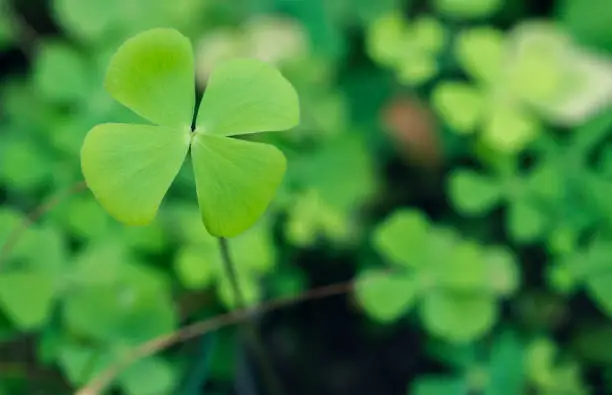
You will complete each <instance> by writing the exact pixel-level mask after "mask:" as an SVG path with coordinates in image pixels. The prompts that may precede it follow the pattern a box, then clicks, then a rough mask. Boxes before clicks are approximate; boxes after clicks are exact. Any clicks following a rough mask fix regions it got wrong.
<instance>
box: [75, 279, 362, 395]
mask: <svg viewBox="0 0 612 395" xmlns="http://www.w3.org/2000/svg"><path fill="white" fill-rule="evenodd" d="M353 285H354V283H353V281H347V282H342V283H336V284H331V285H327V286H324V287H320V288H316V289H312V290H309V291H307V292H304V293H302V294H300V295H297V296H293V297H286V298H279V299H275V300H272V301H270V302H267V303H264V304H262V305H260V306H256V307H254V308H250V309H249V308H245V309H239V310H235V311H231V312H228V313H225V314H221V315H218V316H216V317H213V318H209V319H206V320H203V321H200V322H196V323H195V324H192V325H189V326H186V327H184V328H182V329H180V330H178V331H177V332H174V333H170V334H167V335H163V336H160V337H158V338H155V339H152V340H150V341H148V342H146V343H144V344H142V345H141V346H140V347H137V348H136V349H134V350H133V351H132V352H131V353H130V354H129V355H127V356H126V357H125V358H124V359H123V360H121V361H119V362H117V363H116V364H114V365H113V366H111V367H109V368H108V369H106V370H105V371H103V372H102V373H100V374H99V375H98V376H96V377H94V379H93V380H92V381H90V382H89V384H87V385H86V386H85V387H83V388H81V389H79V390H78V391H77V392H76V393H75V395H99V394H100V393H101V392H102V391H103V390H104V389H105V388H106V387H107V386H108V385H109V384H111V382H112V381H113V380H114V379H115V377H116V376H117V375H118V374H119V373H121V371H123V370H124V369H125V368H127V367H128V366H130V365H131V364H132V363H134V362H135V361H137V360H139V359H141V358H145V357H147V356H150V355H152V354H155V353H157V352H159V351H161V350H163V349H166V348H168V347H171V346H173V345H175V344H177V343H181V342H184V341H187V340H190V339H193V338H195V337H198V336H201V335H203V334H205V333H208V332H211V331H215V330H218V329H221V328H224V327H227V326H230V325H233V324H237V323H239V322H241V321H244V320H247V319H249V318H251V317H252V316H253V315H254V314H255V313H257V314H262V313H269V312H271V311H274V310H278V309H281V308H283V307H287V306H291V305H295V304H298V303H301V302H305V301H312V300H318V299H324V298H327V297H330V296H335V295H341V294H344V293H347V292H349V291H351V290H352V289H353Z"/></svg>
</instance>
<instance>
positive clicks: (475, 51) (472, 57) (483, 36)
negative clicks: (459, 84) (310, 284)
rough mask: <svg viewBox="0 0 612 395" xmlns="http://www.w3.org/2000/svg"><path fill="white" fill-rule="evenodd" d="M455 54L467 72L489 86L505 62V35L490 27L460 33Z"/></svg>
mask: <svg viewBox="0 0 612 395" xmlns="http://www.w3.org/2000/svg"><path fill="white" fill-rule="evenodd" d="M455 53H456V56H457V60H458V61H459V63H460V64H461V66H462V67H463V68H464V69H465V71H466V72H467V73H468V74H469V75H470V76H472V78H474V79H476V80H477V81H479V82H481V83H483V84H485V85H488V84H491V83H492V82H494V81H495V80H496V77H497V76H498V75H499V74H500V72H501V70H502V65H503V62H504V57H503V53H504V34H503V33H502V32H501V31H499V30H496V29H493V28H490V27H476V28H472V29H468V30H465V31H463V32H461V33H459V35H458V37H457V42H456V48H455Z"/></svg>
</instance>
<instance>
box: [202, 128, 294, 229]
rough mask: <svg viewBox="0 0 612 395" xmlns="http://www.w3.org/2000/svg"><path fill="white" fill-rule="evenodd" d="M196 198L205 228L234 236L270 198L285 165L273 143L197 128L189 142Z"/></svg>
mask: <svg viewBox="0 0 612 395" xmlns="http://www.w3.org/2000/svg"><path fill="white" fill-rule="evenodd" d="M191 154H192V157H193V166H194V172H195V177H196V189H197V193H198V202H199V205H200V210H201V212H202V220H203V221H204V225H205V226H206V229H207V230H208V232H209V233H210V234H211V235H213V236H217V237H233V236H237V235H238V234H240V233H242V232H243V231H245V230H246V229H248V228H250V227H251V226H252V225H253V224H254V223H255V222H256V221H257V220H258V219H259V218H260V217H261V216H262V215H263V214H264V212H265V210H266V208H267V207H268V204H269V203H270V202H271V201H272V198H273V197H274V195H275V193H276V190H277V188H278V186H279V185H280V182H281V181H282V178H283V175H284V173H285V169H286V160H285V157H284V155H283V154H282V152H281V151H279V150H278V149H277V148H276V147H274V146H271V145H268V144H262V143H255V142H248V141H242V140H237V139H233V138H228V137H220V136H214V135H210V134H206V133H196V135H195V137H194V139H193V144H192V147H191Z"/></svg>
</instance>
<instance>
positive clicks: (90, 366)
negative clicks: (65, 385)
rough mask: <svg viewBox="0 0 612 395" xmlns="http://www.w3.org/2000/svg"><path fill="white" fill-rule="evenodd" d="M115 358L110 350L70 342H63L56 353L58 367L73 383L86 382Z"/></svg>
mask: <svg viewBox="0 0 612 395" xmlns="http://www.w3.org/2000/svg"><path fill="white" fill-rule="evenodd" d="M115 359H116V358H114V357H113V355H112V354H111V353H110V352H107V351H103V350H99V349H95V348H91V347H86V346H81V345H78V344H70V343H68V344H64V345H63V346H62V352H60V353H59V354H58V364H59V367H60V368H61V369H62V371H63V372H64V374H65V376H66V377H67V378H68V380H70V382H71V383H72V384H75V385H83V384H85V383H87V382H88V381H89V380H90V379H92V378H93V377H95V376H96V375H97V374H99V373H101V372H102V371H104V369H106V368H107V367H108V366H109V365H110V364H111V363H113V362H115Z"/></svg>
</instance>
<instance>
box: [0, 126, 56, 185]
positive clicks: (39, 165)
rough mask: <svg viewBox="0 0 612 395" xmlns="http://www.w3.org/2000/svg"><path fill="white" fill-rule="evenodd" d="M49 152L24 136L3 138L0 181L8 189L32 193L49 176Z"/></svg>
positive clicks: (43, 183)
mask: <svg viewBox="0 0 612 395" xmlns="http://www.w3.org/2000/svg"><path fill="white" fill-rule="evenodd" d="M49 162H50V158H49V153H48V152H47V151H45V150H43V148H42V147H41V146H40V145H37V144H36V143H35V142H34V141H32V140H30V139H28V138H27V137H25V136H21V137H17V136H14V137H13V136H9V137H8V138H3V140H2V146H0V183H2V184H4V185H6V187H7V188H8V189H10V190H15V191H17V192H21V193H34V191H37V190H39V189H40V188H42V187H44V186H46V185H47V184H48V183H49V180H50V178H51V168H50V166H49Z"/></svg>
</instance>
